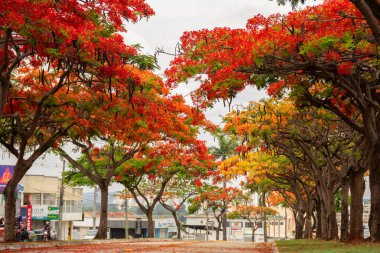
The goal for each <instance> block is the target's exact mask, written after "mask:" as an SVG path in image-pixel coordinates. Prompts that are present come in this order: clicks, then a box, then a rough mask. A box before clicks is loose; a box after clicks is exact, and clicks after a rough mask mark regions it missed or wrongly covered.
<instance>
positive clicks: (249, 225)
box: [245, 222, 253, 228]
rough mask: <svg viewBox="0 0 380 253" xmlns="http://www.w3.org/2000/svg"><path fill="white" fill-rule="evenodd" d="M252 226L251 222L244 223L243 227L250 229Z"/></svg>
mask: <svg viewBox="0 0 380 253" xmlns="http://www.w3.org/2000/svg"><path fill="white" fill-rule="evenodd" d="M252 226H253V223H251V222H246V223H245V227H246V228H252Z"/></svg>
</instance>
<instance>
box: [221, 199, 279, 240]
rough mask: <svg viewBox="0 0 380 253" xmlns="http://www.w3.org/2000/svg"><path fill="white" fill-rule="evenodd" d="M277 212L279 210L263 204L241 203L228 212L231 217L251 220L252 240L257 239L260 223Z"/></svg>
mask: <svg viewBox="0 0 380 253" xmlns="http://www.w3.org/2000/svg"><path fill="white" fill-rule="evenodd" d="M275 214H277V211H276V210H274V209H272V208H269V207H263V206H253V205H240V206H238V207H236V210H234V211H232V212H229V213H228V218H229V219H245V220H247V221H249V223H250V225H251V228H252V242H254V241H255V232H256V230H257V228H258V226H259V224H260V223H261V224H262V223H263V221H264V219H269V217H270V216H271V215H275Z"/></svg>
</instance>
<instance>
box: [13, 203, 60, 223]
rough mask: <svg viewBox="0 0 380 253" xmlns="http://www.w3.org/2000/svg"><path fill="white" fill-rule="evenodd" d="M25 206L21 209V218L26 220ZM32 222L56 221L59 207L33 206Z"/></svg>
mask: <svg viewBox="0 0 380 253" xmlns="http://www.w3.org/2000/svg"><path fill="white" fill-rule="evenodd" d="M27 212H28V211H27V206H26V207H22V208H21V216H22V218H23V219H27ZM31 212H32V215H31V217H32V219H33V220H58V214H59V207H57V206H47V205H33V208H32V211H31Z"/></svg>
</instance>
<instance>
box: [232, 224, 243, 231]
mask: <svg viewBox="0 0 380 253" xmlns="http://www.w3.org/2000/svg"><path fill="white" fill-rule="evenodd" d="M231 230H242V223H241V222H231Z"/></svg>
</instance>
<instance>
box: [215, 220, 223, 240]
mask: <svg viewBox="0 0 380 253" xmlns="http://www.w3.org/2000/svg"><path fill="white" fill-rule="evenodd" d="M221 227H222V222H221V221H219V220H218V228H217V230H216V240H217V241H219V231H220V229H221Z"/></svg>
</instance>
